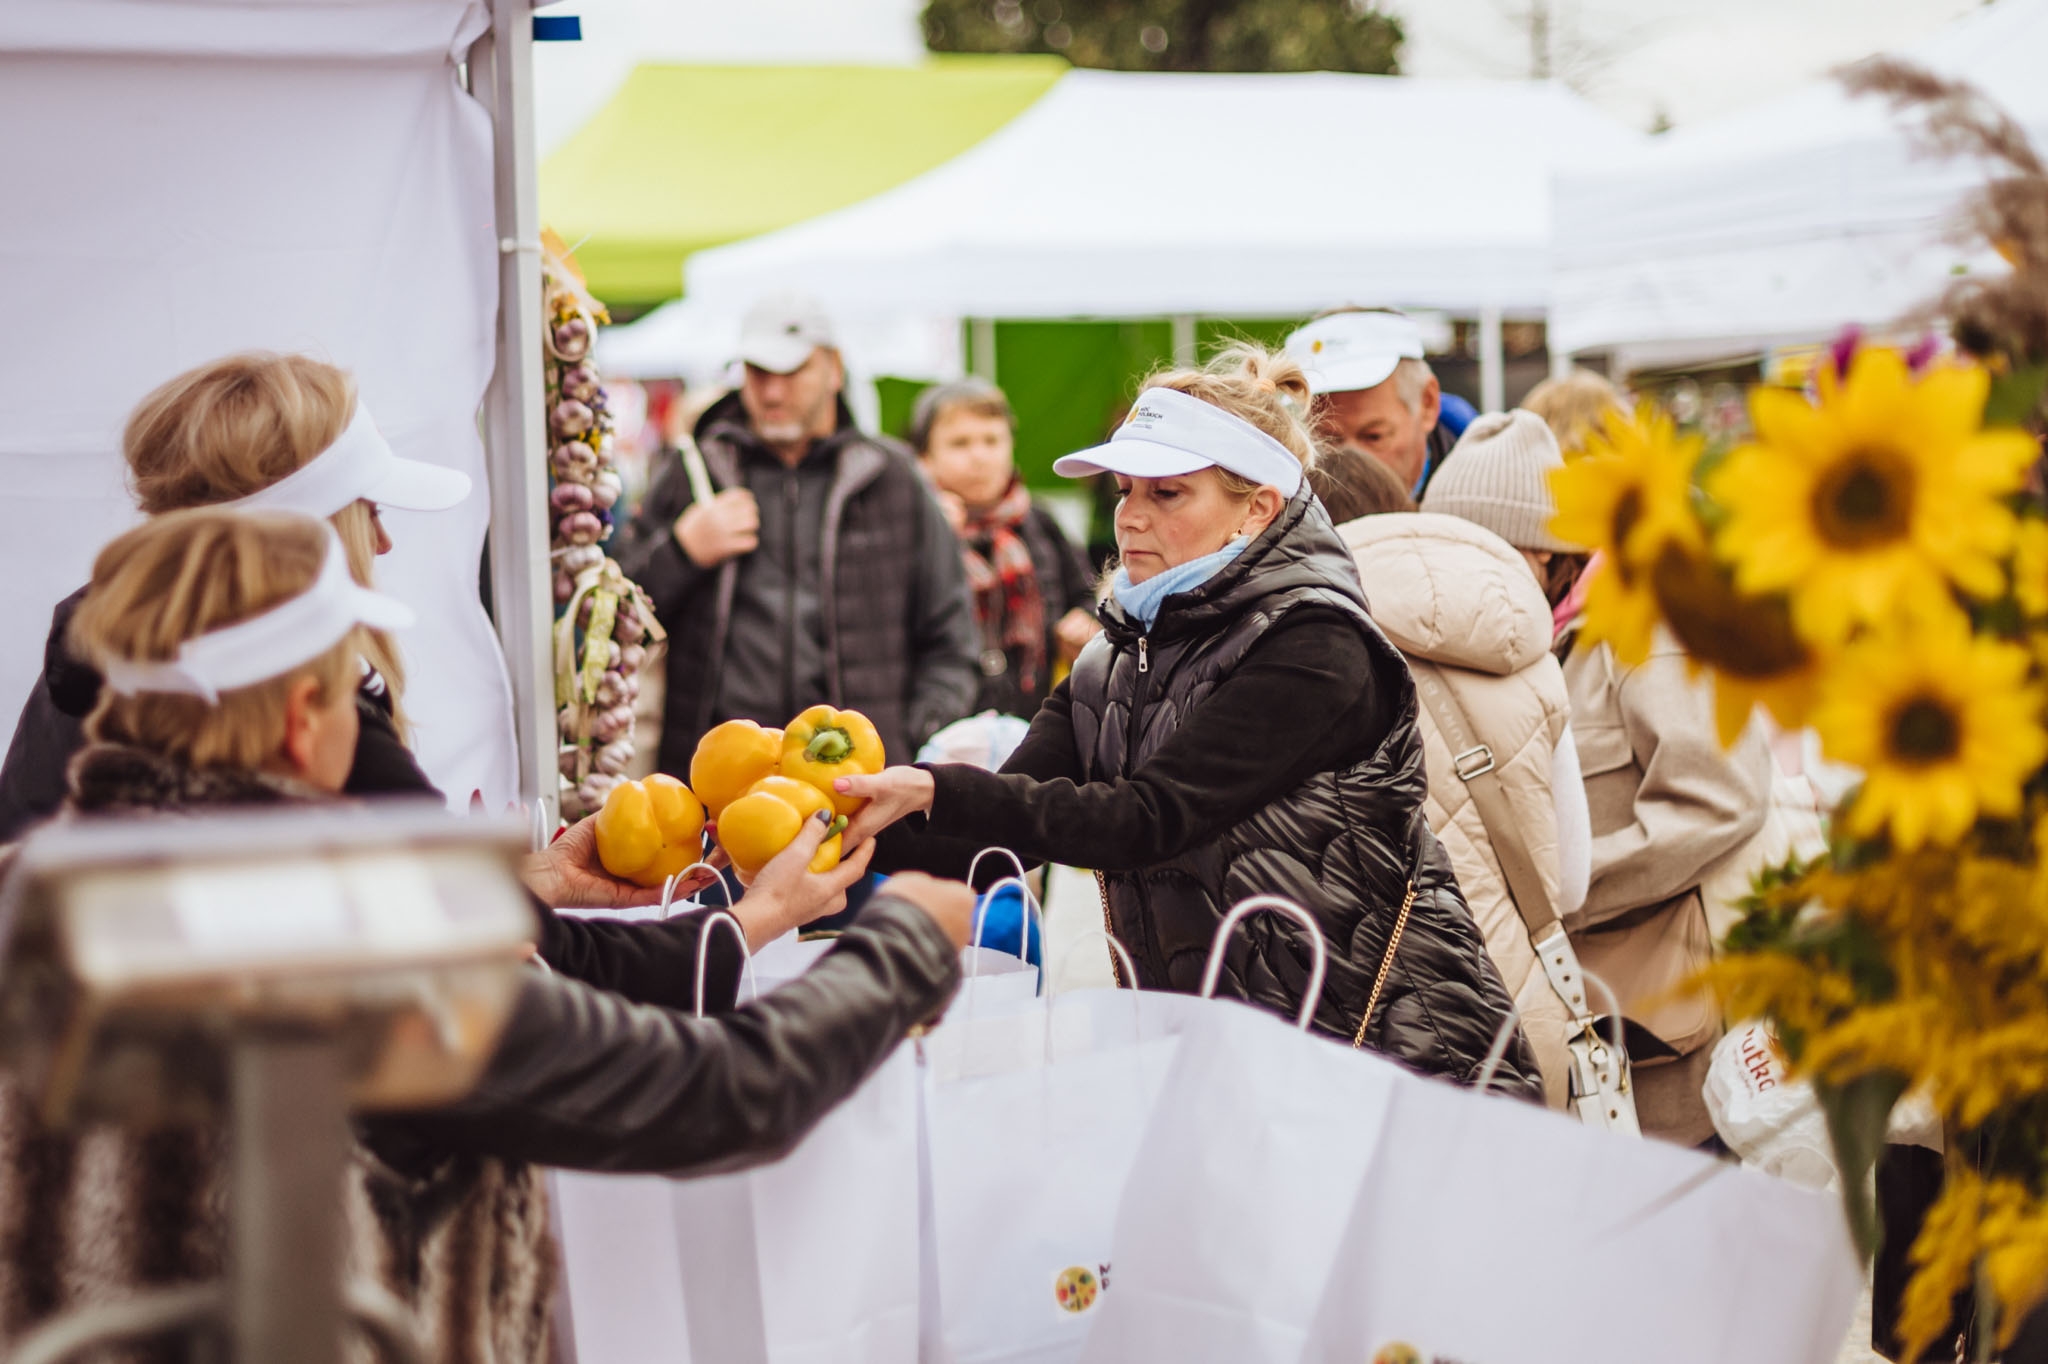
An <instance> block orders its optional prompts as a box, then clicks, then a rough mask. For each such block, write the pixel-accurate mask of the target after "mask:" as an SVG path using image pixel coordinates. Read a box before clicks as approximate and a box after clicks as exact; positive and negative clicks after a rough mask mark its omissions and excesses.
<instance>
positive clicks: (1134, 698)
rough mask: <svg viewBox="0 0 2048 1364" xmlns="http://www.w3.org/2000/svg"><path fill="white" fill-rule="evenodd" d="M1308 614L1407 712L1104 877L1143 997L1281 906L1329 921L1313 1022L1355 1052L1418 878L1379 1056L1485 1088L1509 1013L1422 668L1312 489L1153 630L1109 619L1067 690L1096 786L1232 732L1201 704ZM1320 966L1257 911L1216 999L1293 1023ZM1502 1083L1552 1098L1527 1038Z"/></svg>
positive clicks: (1184, 987)
mask: <svg viewBox="0 0 2048 1364" xmlns="http://www.w3.org/2000/svg"><path fill="white" fill-rule="evenodd" d="M1304 606H1315V607H1323V608H1330V609H1334V610H1336V611H1339V612H1341V613H1342V614H1343V615H1345V616H1347V617H1349V619H1350V621H1351V624H1352V626H1353V628H1356V629H1357V630H1358V632H1359V634H1360V635H1361V636H1362V637H1363V638H1364V640H1365V642H1366V645H1367V648H1368V650H1369V652H1370V653H1371V655H1372V659H1373V678H1372V684H1373V685H1374V686H1376V687H1385V688H1388V689H1390V690H1391V691H1392V692H1393V693H1394V694H1395V695H1396V697H1397V698H1398V699H1397V702H1396V705H1395V708H1394V709H1395V719H1394V723H1393V725H1392V727H1391V729H1390V730H1389V731H1388V734H1387V737H1386V739H1385V740H1384V742H1382V743H1381V744H1380V746H1379V748H1378V750H1377V751H1376V752H1374V753H1373V754H1372V755H1371V756H1370V757H1368V758H1366V759H1364V760H1363V761H1360V762H1356V763H1354V764H1352V765H1350V766H1346V767H1333V768H1331V769H1330V770H1328V771H1323V772H1318V773H1316V774H1315V775H1314V776H1313V777H1311V778H1310V779H1309V780H1308V781H1307V782H1305V783H1303V784H1302V785H1301V786H1300V787H1299V788H1298V789H1296V790H1295V791H1293V792H1291V793H1289V794H1288V795H1285V796H1282V797H1280V798H1279V799H1278V800H1275V801H1273V802H1272V803H1271V804H1269V805H1267V806H1266V807H1265V808H1264V809H1261V810H1259V811H1257V812H1256V813H1254V814H1252V815H1251V816H1249V817H1248V818H1246V819H1244V820H1242V821H1240V822H1239V823H1238V824H1236V825H1235V826H1233V827H1230V828H1225V829H1220V830H1217V831H1216V833H1215V835H1214V836H1213V837H1210V838H1205V839H1203V840H1202V841H1201V842H1199V843H1198V844H1197V845H1196V846H1195V847H1193V848H1191V849H1189V850H1188V851H1187V852H1184V853H1182V854H1180V855H1179V856H1178V857H1175V858H1173V859H1172V860H1170V861H1167V862H1164V863H1161V864H1159V865H1156V866H1152V867H1147V868H1144V869H1143V870H1139V871H1130V872H1111V873H1106V874H1105V875H1104V878H1103V885H1104V891H1105V895H1106V897H1107V909H1108V914H1109V919H1110V923H1111V927H1112V930H1113V931H1114V932H1115V934H1116V935H1117V937H1118V938H1119V939H1121V940H1122V941H1123V942H1124V944H1125V945H1126V946H1127V947H1129V948H1130V949H1131V953H1132V955H1133V957H1134V958H1135V962H1136V966H1137V970H1138V975H1139V983H1140V984H1142V985H1144V986H1145V987H1147V988H1150V989H1167V990H1178V991H1183V992H1192V991H1194V990H1195V989H1196V988H1198V986H1199V985H1200V983H1201V977H1202V968H1203V966H1204V964H1205V963H1206V961H1207V960H1208V954H1209V944H1210V940H1211V938H1212V937H1213V936H1214V934H1215V931H1216V927H1217V925H1218V924H1219V923H1220V922H1221V921H1222V918H1223V916H1224V914H1225V913H1227V912H1228V910H1229V908H1230V906H1232V905H1233V904H1236V903H1237V902H1238V901H1240V900H1243V899H1245V898H1246V897H1248V896H1252V895H1260V894H1275V895H1284V896H1286V897H1287V898H1288V899H1291V900H1293V901H1295V902H1296V903H1298V904H1300V905H1302V906H1303V907H1304V908H1306V909H1307V910H1308V911H1309V913H1310V914H1311V915H1313V916H1314V917H1315V919H1316V921H1317V922H1318V923H1319V924H1320V925H1321V928H1322V936H1323V941H1324V943H1325V944H1326V945H1327V947H1328V949H1329V975H1328V978H1327V981H1326V983H1325V984H1324V987H1323V993H1322V999H1321V1002H1320V1004H1319V1005H1318V1006H1317V1009H1316V1013H1315V1021H1314V1026H1315V1027H1316V1028H1317V1029H1319V1030H1320V1031H1322V1032H1325V1033H1328V1034H1330V1035H1332V1036H1335V1037H1340V1038H1342V1039H1344V1040H1345V1041H1346V1042H1349V1041H1351V1040H1352V1039H1353V1038H1354V1037H1355V1036H1356V1035H1357V1034H1358V1031H1359V1022H1360V1019H1361V1018H1362V1016H1363V1014H1364V1012H1365V1008H1366V1003H1367V1000H1368V999H1369V998H1370V997H1371V995H1372V988H1373V981H1374V979H1375V977H1376V976H1377V975H1378V973H1379V970H1380V965H1381V962H1382V961H1383V960H1384V959H1385V958H1386V954H1387V945H1388V939H1389V937H1390V935H1391V934H1392V932H1393V928H1394V924H1395V921H1396V919H1397V918H1398V917H1399V914H1400V910H1401V903H1402V900H1403V897H1404V895H1405V893H1406V890H1407V887H1408V884H1409V882H1410V880H1411V878H1412V879H1413V881H1414V883H1415V887H1416V895H1415V904H1414V907H1413V909H1412V911H1411V912H1410V914H1409V918H1408V923H1407V927H1406V929H1405V930H1404V931H1403V934H1402V936H1401V940H1400V942H1399V945H1398V948H1397V950H1396V952H1395V953H1394V957H1393V962H1392V965H1391V967H1390V969H1389V971H1388V975H1387V981H1386V985H1385V987H1384V989H1383V990H1382V991H1381V994H1380V1000H1379V1004H1378V1006H1377V1008H1376V1009H1375V1011H1374V1015H1373V1019H1372V1023H1371V1026H1370V1027H1368V1028H1367V1029H1366V1033H1365V1037H1366V1043H1367V1045H1369V1046H1372V1047H1375V1048H1377V1049H1378V1050H1380V1051H1382V1052H1385V1053H1386V1054H1388V1055H1389V1056H1391V1057H1393V1058H1394V1059H1395V1060H1397V1061H1400V1062H1402V1063H1403V1064H1405V1065H1407V1066H1409V1067H1410V1068H1411V1069H1414V1070H1417V1071H1421V1072H1422V1073H1424V1074H1429V1075H1442V1076H1447V1077H1449V1078H1452V1079H1456V1080H1465V1081H1469V1080H1471V1079H1472V1078H1473V1077H1474V1075H1475V1073H1476V1072H1477V1071H1478V1069H1479V1068H1480V1066H1481V1064H1482V1063H1483V1061H1484V1058H1485V1056H1486V1054H1487V1050H1488V1048H1489V1047H1490V1046H1491V1044H1492V1042H1493V1039H1494V1036H1495V1034H1496V1032H1497V1031H1498V1029H1499V1028H1500V1027H1501V1025H1502V1024H1503V1023H1504V1021H1505V1020H1506V1019H1507V1018H1508V1016H1509V1014H1510V1011H1511V1008H1512V1005H1511V1004H1510V1001H1509V997H1508V993H1507V990H1506V987H1505V986H1503V985H1502V983H1501V980H1500V975H1499V973H1498V972H1497V971H1495V969H1494V966H1493V962H1492V960H1491V959H1490V958H1489V957H1488V956H1487V954H1486V945H1485V942H1484V940H1483V939H1482V938H1481V936H1480V934H1479V929H1478V927H1477V925H1476V924H1474V923H1473V921H1472V915H1471V911H1470V910H1468V909H1467V908H1466V906H1465V900H1464V896H1463V895H1462V894H1461V893H1460V892H1459V890H1458V883H1457V878H1456V876H1455V875H1454V874H1453V873H1452V871H1451V865H1450V862H1449V859H1448V858H1447V857H1446V856H1445V854H1444V851H1443V848H1442V847H1441V846H1440V845H1439V844H1438V843H1437V840H1436V836H1435V835H1434V834H1432V833H1431V832H1430V830H1429V825H1428V823H1427V822H1426V821H1425V819H1424V817H1423V797H1424V795H1425V793H1426V791H1427V789H1428V777H1427V775H1426V773H1425V771H1424V768H1423V756H1422V754H1423V750H1422V737H1421V734H1420V733H1419V731H1418V730H1417V729H1416V710H1415V707H1416V701H1415V689H1414V684H1413V683H1412V681H1411V680H1410V678H1409V676H1408V668H1407V664H1406V663H1404V662H1403V661H1402V658H1401V655H1400V652H1399V651H1398V650H1397V649H1395V648H1394V646H1393V645H1392V644H1391V643H1389V642H1388V641H1387V639H1386V637H1385V636H1383V635H1382V634H1381V633H1380V631H1379V627H1378V626H1376V625H1374V624H1373V622H1372V618H1371V617H1370V616H1369V615H1368V614H1367V610H1366V602H1365V593H1364V590H1363V589H1362V587H1361V586H1360V584H1359V580H1358V569H1357V567H1356V565H1355V564H1354V563H1353V561H1352V558H1351V554H1350V552H1349V551H1348V550H1347V549H1346V548H1345V547H1344V544H1343V542H1342V541H1341V540H1339V539H1338V537H1337V533H1336V531H1335V529H1334V528H1333V527H1332V526H1331V525H1330V521H1329V517H1328V516H1327V515H1326V514H1325V513H1324V511H1323V508H1322V504H1321V503H1319V502H1317V501H1316V500H1315V499H1314V498H1313V497H1312V496H1310V495H1309V493H1308V491H1307V489H1306V488H1304V489H1303V491H1302V492H1301V494H1300V495H1298V496H1297V497H1296V498H1295V499H1294V500H1293V501H1292V502H1290V503H1289V504H1288V506H1287V507H1286V509H1285V510H1283V511H1282V512H1281V514H1280V516H1279V518H1278V519H1277V520H1276V521H1275V522H1274V524H1273V525H1272V526H1270V527H1268V528H1267V530H1266V531H1265V532H1264V533H1263V534H1262V535H1260V537H1259V538H1258V539H1257V540H1256V541H1255V542H1254V543H1253V544H1252V545H1251V546H1250V547H1249V548H1248V549H1247V550H1246V551H1245V552H1244V553H1243V554H1242V555H1241V556H1239V557H1238V559H1237V560H1236V561H1235V562H1233V563H1231V564H1230V565H1229V566H1227V567H1226V568H1224V569H1223V570H1222V571H1221V572H1220V573H1218V574H1217V575H1216V576H1215V577H1214V578H1211V579H1210V580H1209V581H1208V582H1206V583H1203V584H1202V585H1201V586H1200V587H1198V588H1196V589H1195V590H1193V591H1192V592H1187V593H1182V594H1178V595H1175V596H1172V597H1168V598H1167V599H1166V603H1165V605H1164V607H1163V608H1162V609H1161V611H1160V613H1159V616H1158V619H1157V620H1156V622H1155V623H1154V625H1153V628H1152V629H1151V631H1150V632H1149V633H1141V631H1140V629H1139V627H1138V626H1137V624H1136V622H1134V621H1132V620H1130V619H1128V618H1127V617H1125V616H1124V615H1123V613H1122V612H1121V611H1120V610H1119V609H1118V608H1117V606H1116V604H1115V602H1114V601H1113V600H1112V601H1111V602H1109V603H1107V604H1105V606H1104V607H1103V611H1102V616H1103V620H1104V625H1105V630H1104V633H1103V635H1102V636H1100V637H1099V638H1098V639H1096V640H1095V641H1094V642H1092V643H1091V644H1090V645H1089V646H1088V648H1087V649H1086V650H1085V651H1084V652H1083V653H1082V655H1081V657H1080V659H1079V660H1078V661H1077V662H1076V663H1075V665H1074V673H1073V678H1072V680H1071V682H1070V684H1069V686H1070V694H1071V697H1072V704H1073V727H1074V741H1075V745H1076V747H1077V748H1078V750H1079V756H1080V760H1081V766H1082V770H1083V773H1084V776H1085V778H1086V779H1087V780H1090V781H1096V780H1102V781H1108V780H1114V779H1116V778H1118V777H1125V776H1129V775H1130V774H1131V773H1132V772H1134V771H1136V770H1137V769H1138V768H1139V767H1140V766H1142V765H1143V764H1144V763H1145V761H1146V760H1147V759H1148V758H1150V757H1151V756H1152V755H1153V754H1154V753H1155V752H1157V751H1158V749H1159V746H1160V745H1161V744H1162V743H1164V742H1165V741H1166V739H1167V737H1168V736H1169V735H1171V734H1172V733H1173V732H1174V731H1175V729H1177V728H1178V727H1179V726H1180V725H1181V724H1182V723H1183V722H1184V721H1186V722H1192V723H1198V724H1219V725H1224V724H1230V723H1232V722H1233V717H1231V716H1227V715H1210V714H1200V715H1198V711H1199V709H1200V707H1201V705H1202V703H1203V701H1204V700H1205V699H1206V698H1207V697H1208V695H1209V693H1210V692H1211V691H1213V690H1214V689H1215V688H1216V686H1217V684H1218V683H1220V682H1221V681H1222V680H1223V679H1224V678H1225V677H1227V676H1229V675H1230V673H1231V671H1232V670H1233V669H1235V668H1236V667H1237V666H1238V664H1239V663H1240V662H1241V661H1242V660H1243V659H1244V658H1245V656H1246V655H1247V654H1249V653H1251V652H1252V650H1253V649H1255V648H1256V647H1257V645H1258V643H1259V641H1260V639H1262V638H1263V637H1264V636H1265V633H1266V632H1267V631H1268V630H1270V629H1271V628H1272V627H1273V626H1274V624H1275V623H1276V622H1278V621H1280V620H1281V619H1282V618H1283V617H1285V616H1286V614H1287V613H1288V612H1289V611H1293V610H1296V609H1299V608H1301V607H1304ZM1349 699H1350V698H1348V697H1337V696H1330V697H1323V696H1310V695H1304V696H1303V697H1301V698H1300V704H1301V705H1302V706H1304V707H1313V708H1318V709H1324V710H1329V711H1332V712H1334V711H1337V710H1340V709H1342V708H1343V707H1344V706H1345V705H1346V703H1347V702H1348V700H1349ZM1335 747H1337V748H1341V747H1343V746H1341V745H1338V746H1335ZM1311 959H1312V955H1311V951H1310V948H1309V946H1308V944H1307V940H1306V937H1305V931H1304V930H1303V929H1302V928H1301V927H1300V925H1298V924H1296V923H1295V922H1294V921H1293V920H1291V919H1287V918H1283V917H1281V916H1279V915H1273V914H1260V915H1254V916H1253V917H1252V918H1251V919H1250V920H1248V921H1247V922H1246V923H1245V924H1244V925H1243V927H1242V928H1240V929H1239V931H1238V932H1237V934H1236V935H1235V937H1234V939H1233V941H1232V942H1231V943H1230V944H1229V947H1228V950H1227V952H1226V954H1225V958H1224V971H1223V976H1222V983H1221V985H1220V986H1219V987H1218V991H1217V992H1218V993H1219V994H1228V995H1233V996H1235V997H1237V998H1241V999H1247V1000H1250V1001H1252V1002H1254V1003H1257V1004H1260V1005H1263V1006H1265V1007H1267V1008H1271V1009H1273V1010H1275V1011H1276V1012H1280V1013H1283V1014H1286V1015H1288V1016H1290V1017H1291V1016H1292V1015H1293V1014H1294V1013H1295V1011H1296V1010H1297V1009H1298V1008H1299V1007H1300V1002H1301V998H1302V995H1303V993H1304V992H1305V990H1306V988H1307V982H1308V977H1309V969H1310V963H1311ZM1495 1085H1496V1086H1498V1087H1501V1088H1505V1089H1507V1090H1510V1091H1512V1092H1516V1093H1521V1094H1527V1095H1530V1096H1533V1097H1536V1098H1537V1099H1539V1100H1540V1098H1541V1092H1542V1091H1541V1084H1540V1081H1539V1080H1538V1078H1537V1070H1536V1063H1535V1058H1534V1056H1533V1054H1532V1053H1531V1052H1530V1050H1529V1047H1528V1043H1527V1042H1526V1040H1524V1039H1523V1038H1522V1037H1521V1036H1520V1034H1519V1033H1517V1034H1516V1036H1515V1037H1514V1039H1513V1040H1512V1042H1511V1043H1510V1045H1509V1047H1508V1051H1507V1056H1506V1058H1505V1062H1504V1064H1503V1065H1502V1067H1501V1069H1500V1071H1499V1072H1498V1074H1497V1076H1496V1079H1495Z"/></svg>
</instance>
